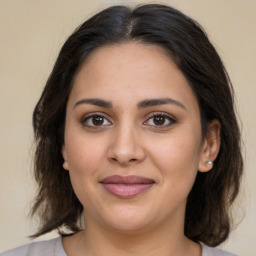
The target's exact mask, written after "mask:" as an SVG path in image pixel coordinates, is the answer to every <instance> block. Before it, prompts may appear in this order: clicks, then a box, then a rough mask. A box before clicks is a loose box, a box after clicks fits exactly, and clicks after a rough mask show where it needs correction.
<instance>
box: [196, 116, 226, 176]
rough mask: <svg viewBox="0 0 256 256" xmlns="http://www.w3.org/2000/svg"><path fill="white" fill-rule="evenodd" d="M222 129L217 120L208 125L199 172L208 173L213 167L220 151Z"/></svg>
mask: <svg viewBox="0 0 256 256" xmlns="http://www.w3.org/2000/svg"><path fill="white" fill-rule="evenodd" d="M220 129H221V124H220V122H219V120H217V119H214V120H213V121H211V122H210V123H209V124H208V125H207V131H206V135H205V138H204V141H203V145H202V149H201V155H200V161H199V165H198V171H199V172H208V171H210V170H211V169H212V167H213V162H214V160H215V159H216V158H217V156H218V153H219V150H220Z"/></svg>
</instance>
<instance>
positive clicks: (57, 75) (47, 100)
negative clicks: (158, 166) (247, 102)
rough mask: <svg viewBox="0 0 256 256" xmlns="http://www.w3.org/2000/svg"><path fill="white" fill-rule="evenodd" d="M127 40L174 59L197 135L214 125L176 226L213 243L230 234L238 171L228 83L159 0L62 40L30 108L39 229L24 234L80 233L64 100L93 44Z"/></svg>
mask: <svg viewBox="0 0 256 256" xmlns="http://www.w3.org/2000/svg"><path fill="white" fill-rule="evenodd" d="M130 41H135V42H140V43H143V44H153V45H158V46H161V47H162V48H163V49H165V50H166V54H168V55H169V56H170V58H171V59H172V60H173V61H174V62H175V63H176V65H177V67H178V68H179V69H180V70H181V72H182V73H183V75H184V76H185V77H186V79H187V81H188V83H189V84H190V86H191V88H192V89H193V91H194V93H195V95H196V97H197V100H198V104H199V107H200V113H201V123H202V133H203V136H204V135H205V132H206V125H207V123H208V122H210V121H211V120H213V119H218V120H219V121H220V123H221V135H220V136H221V147H220V151H219V154H218V157H217V159H216V161H215V164H214V166H213V168H212V170H211V171H210V172H207V173H200V172H198V175H197V177H196V181H195V183H194V186H193V188H192V190H191V192H190V194H189V196H188V200H187V207H186V214H185V229H184V233H185V235H186V236H187V237H188V238H190V239H191V240H193V241H201V242H203V243H205V244H207V245H209V246H217V245H219V244H220V243H222V242H223V241H224V240H226V239H227V237H228V234H229V232H230V227H231V219H230V214H229V212H230V206H231V204H232V203H233V201H234V200H235V198H236V196H237V194H238V191H239V185H240V180H241V175H242V170H243V160H242V156H241V147H240V131H239V127H238V122H237V119H236V114H235V110H234V99H233V88H232V84H231V82H230V79H229V76H228V74H227V72H226V70H225V67H224V65H223V63H222V61H221V59H220V57H219V55H218V54H217V52H216V50H215V48H214V47H213V45H212V44H211V43H210V41H209V39H208V37H207V35H206V33H205V32H204V31H203V29H202V28H201V27H200V25H199V24H198V23H196V22H195V21H194V20H192V19H191V18H189V17H187V16H186V15H184V14H183V13H181V12H180V11H178V10H176V9H174V8H171V7H169V6H165V5H160V4H148V5H141V6H138V7H137V8H134V9H132V8H129V7H126V6H112V7H110V8H107V9H105V10H103V11H101V12H99V13H97V14H96V15H94V16H93V17H91V18H90V19H88V20H87V21H85V22H84V23H83V24H82V25H80V26H79V27H78V28H77V29H76V30H75V31H74V32H73V34H71V35H70V37H69V38H68V39H67V40H66V42H65V43H64V45H63V47H62V49H61V51H60V53H59V56H58V58H57V60H56V63H55V65H54V67H53V70H52V72H51V74H50V77H49V79H48V81H47V83H46V86H45V88H44V90H43V93H42V95H41V98H40V99H39V101H38V103H37V105H36V107H35V110H34V113H33V127H34V134H35V141H36V152H35V162H34V163H35V164H34V171H35V178H36V181H37V183H38V188H39V189H38V194H37V196H36V200H35V204H34V206H33V209H32V215H34V214H36V213H37V214H39V217H40V220H41V226H40V227H39V229H38V232H37V233H36V234H34V235H33V236H32V237H37V236H40V235H42V234H45V233H47V232H49V231H51V230H54V229H59V231H60V233H61V234H64V233H65V232H64V231H63V230H62V231H61V229H60V228H61V227H66V228H67V229H68V230H69V231H70V232H71V233H76V232H78V231H79V230H81V228H82V227H81V225H80V224H79V220H80V217H81V215H82V212H83V206H82V204H81V203H80V202H79V200H78V199H77V197H76V195H75V193H74V191H73V188H72V185H71V182H70V177H69V173H68V172H66V171H64V169H63V167H62V164H63V157H62V154H61V148H62V145H63V143H64V123H65V112H66V104H67V100H68V97H69V94H70V91H71V89H72V85H73V81H74V78H75V76H76V74H77V73H78V72H79V68H80V67H81V65H82V63H83V62H84V61H85V60H86V58H87V57H88V56H89V55H90V54H91V53H92V52H93V51H94V50H95V49H97V48H99V47H101V46H104V45H107V44H121V43H125V42H130Z"/></svg>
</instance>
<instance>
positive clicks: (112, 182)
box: [100, 175, 155, 199]
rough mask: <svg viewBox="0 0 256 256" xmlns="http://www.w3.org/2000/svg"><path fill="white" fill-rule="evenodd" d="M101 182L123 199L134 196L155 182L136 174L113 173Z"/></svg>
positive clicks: (109, 190)
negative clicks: (121, 174)
mask: <svg viewBox="0 0 256 256" xmlns="http://www.w3.org/2000/svg"><path fill="white" fill-rule="evenodd" d="M100 183H101V184H102V186H103V187H104V189H105V190H106V191H107V192H109V193H111V194H112V195H115V196H117V197H119V198H123V199H125V198H132V197H134V196H136V195H138V194H140V193H142V192H144V191H146V190H148V189H149V188H151V187H152V186H153V185H154V184H155V182H154V180H152V179H148V178H145V177H141V176H135V175H130V176H119V175H113V176H109V177H106V178H104V179H103V180H102V181H101V182H100Z"/></svg>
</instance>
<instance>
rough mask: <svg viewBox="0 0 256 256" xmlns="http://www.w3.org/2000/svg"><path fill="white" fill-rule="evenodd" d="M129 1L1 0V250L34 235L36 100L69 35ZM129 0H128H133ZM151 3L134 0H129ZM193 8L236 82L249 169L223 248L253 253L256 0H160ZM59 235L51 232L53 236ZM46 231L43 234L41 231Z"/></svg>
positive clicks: (255, 252) (255, 224)
mask: <svg viewBox="0 0 256 256" xmlns="http://www.w3.org/2000/svg"><path fill="white" fill-rule="evenodd" d="M124 2H125V1H117V0H116V1H114V0H112V1H106V0H105V1H103V0H93V1H91V0H75V1H71V0H70V1H68V0H37V1H35V0H0V72H1V75H0V122H1V125H0V251H2V250H6V249H9V248H12V247H15V246H18V245H20V244H23V243H27V242H29V241H30V240H29V239H28V238H26V237H27V236H28V235H30V234H32V233H33V231H35V223H32V222H31V221H30V220H29V218H27V213H28V211H29V209H30V206H31V200H32V198H33V196H34V194H35V186H34V183H33V181H32V178H31V169H32V168H31V166H32V165H31V152H32V149H33V143H32V126H31V115H32V110H33V107H34V105H35V103H36V101H37V100H38V98H39V95H40V93H41V91H42V88H43V86H44V83H45V81H46V79H47V76H48V75H49V72H50V70H51V68H52V66H53V63H54V61H55V59H56V56H57V53H58V51H59V50H60V47H61V45H62V44H63V42H64V40H65V39H66V37H67V36H68V35H69V34H70V33H71V32H72V30H73V29H74V28H75V27H76V26H77V25H79V24H80V23H81V22H82V21H84V20H85V19H86V18H87V17H88V16H89V15H92V14H94V13H95V12H96V11H98V10H100V9H102V8H104V7H106V6H108V5H110V4H111V3H124ZM128 2H130V1H126V3H128ZM138 2H143V3H149V1H147V0H145V1H132V2H130V3H134V4H135V3H138ZM162 3H169V4H170V5H172V6H173V7H176V8H178V9H180V10H181V11H184V12H185V13H186V14H188V15H190V16H191V17H193V18H194V19H196V20H197V21H199V23H201V24H202V25H203V27H204V28H205V29H206V31H207V32H208V34H209V36H210V38H211V39H212V41H213V43H214V45H215V46H216V47H217V50H218V51H219V53H220V55H221V56H222V58H223V60H224V62H225V64H226V67H227V70H228V71H229V74H230V76H231V79H232V81H233V84H234V87H235V91H236V98H237V103H238V112H239V116H240V119H241V121H242V123H243V129H242V130H243V138H244V143H245V148H246V165H245V169H246V175H245V179H244V185H243V191H244V192H243V194H242V196H241V197H240V201H239V202H238V203H237V207H236V211H235V213H236V215H237V219H238V221H239V220H241V218H242V217H243V216H244V218H243V220H242V222H241V223H240V225H239V227H238V228H237V229H236V230H235V231H234V232H233V233H232V234H231V237H230V239H229V240H228V242H227V243H225V244H224V245H222V247H223V248H225V249H227V250H230V251H233V252H235V253H237V254H240V255H241V256H255V255H256V199H255V198H256V197H255V196H256V186H254V183H255V181H256V172H255V166H256V157H255V153H256V114H255V112H256V101H255V94H256V76H255V72H256V71H255V68H256V64H255V60H256V50H255V47H256V14H255V13H256V1H255V0H214V1H213V0H173V1H172V0H169V1H162ZM52 236H56V234H50V235H47V238H48V237H52ZM44 238H45V237H44Z"/></svg>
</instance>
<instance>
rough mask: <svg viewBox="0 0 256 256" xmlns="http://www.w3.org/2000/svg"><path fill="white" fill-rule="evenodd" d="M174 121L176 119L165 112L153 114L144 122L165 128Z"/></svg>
mask: <svg viewBox="0 0 256 256" xmlns="http://www.w3.org/2000/svg"><path fill="white" fill-rule="evenodd" d="M174 123H176V120H175V119H174V118H173V117H171V116H169V115H167V114H154V115H152V116H151V117H150V118H149V119H148V120H147V121H146V122H145V123H144V124H145V125H147V126H152V127H154V128H159V129H160V128H166V127H169V126H171V125H172V124H174Z"/></svg>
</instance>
